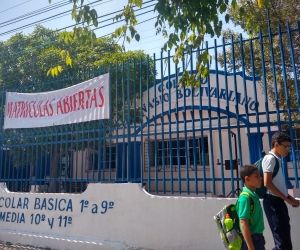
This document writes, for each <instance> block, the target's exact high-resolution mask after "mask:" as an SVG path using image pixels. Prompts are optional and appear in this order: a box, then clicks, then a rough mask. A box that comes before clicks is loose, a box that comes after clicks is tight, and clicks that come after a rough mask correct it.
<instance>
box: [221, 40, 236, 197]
mask: <svg viewBox="0 0 300 250" xmlns="http://www.w3.org/2000/svg"><path fill="white" fill-rule="evenodd" d="M222 49H223V60H224V80H225V92H226V119H227V138H228V143H229V148H228V151H229V159H230V166H231V168H230V181H231V192H232V195H233V196H234V176H233V161H232V143H231V134H230V117H231V115H230V110H229V100H230V98H231V97H232V94H233V93H232V91H230V96H229V95H228V76H227V63H226V50H225V40H224V37H223V39H222ZM233 53H234V52H233ZM221 164H223V166H224V163H223V162H221Z"/></svg>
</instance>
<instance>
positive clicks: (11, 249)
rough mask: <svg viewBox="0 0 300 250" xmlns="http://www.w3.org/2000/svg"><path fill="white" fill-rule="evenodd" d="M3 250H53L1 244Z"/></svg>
mask: <svg viewBox="0 0 300 250" xmlns="http://www.w3.org/2000/svg"><path fill="white" fill-rule="evenodd" d="M0 249H1V250H51V249H50V248H48V247H46V248H42V247H33V246H22V245H19V244H16V245H13V244H12V243H10V242H7V243H4V242H0Z"/></svg>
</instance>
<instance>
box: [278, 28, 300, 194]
mask: <svg viewBox="0 0 300 250" xmlns="http://www.w3.org/2000/svg"><path fill="white" fill-rule="evenodd" d="M278 35H279V47H280V56H281V64H282V75H283V83H284V92H285V100H286V107H287V110H286V112H287V115H288V124H289V131H290V137H291V139H292V142H294V134H293V124H292V114H291V102H290V98H289V92H288V82H287V72H286V68H285V55H284V49H283V42H282V33H281V27H280V25H278ZM294 77H295V76H294ZM292 156H293V159H296V155H295V150H292ZM293 167H294V174H295V178H297V179H298V173H297V171H298V169H297V163H296V161H293ZM283 172H284V175H285V176H286V177H287V171H286V168H283ZM296 187H297V188H298V187H299V183H298V182H296Z"/></svg>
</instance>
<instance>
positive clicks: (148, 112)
mask: <svg viewBox="0 0 300 250" xmlns="http://www.w3.org/2000/svg"><path fill="white" fill-rule="evenodd" d="M149 66H150V65H149V55H147V103H146V105H147V119H148V121H147V143H148V150H147V151H148V152H147V159H148V163H147V164H148V192H149V193H150V192H151V167H152V166H151V161H150V124H149V119H150V111H149V105H148V103H149V102H150V89H149ZM153 67H154V70H153V71H154V72H153V73H154V74H153V75H154V87H153V88H155V54H154V58H153ZM153 156H154V157H155V156H156V155H155V152H154V155H153Z"/></svg>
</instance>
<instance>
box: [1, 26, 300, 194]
mask: <svg viewBox="0 0 300 250" xmlns="http://www.w3.org/2000/svg"><path fill="white" fill-rule="evenodd" d="M299 34H300V25H299V24H298V27H297V28H295V29H291V28H290V26H289V25H287V27H286V29H285V30H284V31H282V30H281V28H280V27H279V28H278V31H277V32H276V33H272V32H271V30H269V34H266V35H263V34H261V33H260V34H259V36H258V37H255V38H251V39H243V38H242V36H240V38H239V39H237V40H235V39H234V38H232V40H231V42H230V43H225V41H224V39H223V41H222V42H221V44H218V43H217V40H215V42H214V45H213V46H208V44H207V43H206V48H204V49H198V50H193V51H190V53H187V55H186V60H185V61H184V62H182V64H180V65H175V64H174V63H173V62H172V56H171V55H170V52H169V53H168V54H167V55H165V54H163V53H162V54H161V55H160V57H159V58H157V57H156V55H155V54H154V55H153V56H152V57H151V56H148V57H147V59H146V60H143V59H142V58H141V59H140V61H137V60H129V61H125V62H120V63H116V64H115V65H110V67H108V68H104V67H100V68H98V69H82V70H79V71H76V72H75V71H74V72H73V74H69V75H62V76H60V77H58V78H56V79H49V81H47V82H44V83H43V84H41V83H39V84H34V85H32V86H26V87H22V86H20V87H19V88H17V89H8V88H3V90H2V94H1V107H4V106H5V93H6V92H7V91H18V92H42V91H49V90H54V89H61V88H65V87H68V86H71V85H74V84H77V83H79V82H82V81H84V80H87V79H91V78H93V77H96V76H98V75H101V74H104V73H107V72H109V73H110V86H111V88H110V106H111V110H110V119H108V120H105V121H103V120H101V121H100V120H99V121H91V122H85V123H78V124H71V125H62V126H53V127H45V128H35V129H10V130H3V129H2V130H1V132H0V137H1V141H2V143H1V151H0V158H1V160H0V181H2V182H6V183H7V186H8V188H9V189H10V190H11V191H23V192H24V191H25V192H28V191H35V192H75V193H77V192H83V191H84V190H85V188H86V187H87V185H88V184H90V183H96V182H103V183H105V182H110V183H112V182H114V183H124V182H136V183H141V184H142V185H143V187H144V188H145V189H146V190H147V191H148V192H150V193H153V194H170V195H179V194H181V195H183V194H187V195H203V196H206V195H217V196H226V195H227V194H228V193H229V195H234V194H235V191H236V189H237V188H239V187H240V186H241V185H242V183H241V182H240V178H239V177H238V169H239V167H241V166H242V165H243V164H246V163H254V162H255V161H256V160H257V159H259V158H260V157H261V156H262V154H263V152H267V151H268V150H270V138H271V136H272V134H273V133H275V132H276V131H286V133H288V134H289V135H290V136H291V138H292V140H293V150H292V152H291V154H290V155H289V156H288V157H286V158H285V159H283V163H284V166H285V168H284V174H285V176H286V180H287V185H289V186H291V185H293V186H295V187H296V188H298V187H299V181H298V170H299V167H300V164H299V160H300V159H299V157H300V127H299V125H298V124H299V121H300V116H299V111H300V93H299V92H300V91H299V86H300V84H299V74H300V67H299V60H300V55H299V53H300V52H299V51H300V50H299V48H300V39H299ZM203 51H208V53H209V54H210V55H211V64H209V65H207V66H208V67H209V68H210V74H209V76H208V77H207V79H199V80H200V81H201V86H200V87H199V88H190V87H181V86H180V78H181V76H182V71H184V70H188V71H189V72H190V73H191V74H196V72H195V64H196V57H197V55H198V54H199V53H202V52H203ZM0 119H1V122H2V124H3V121H4V109H2V110H1V117H0Z"/></svg>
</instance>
